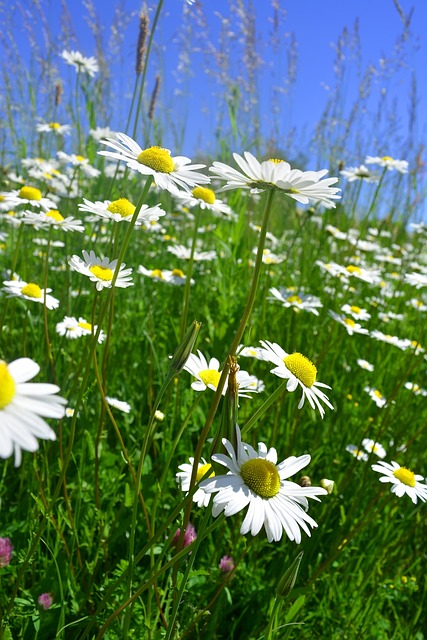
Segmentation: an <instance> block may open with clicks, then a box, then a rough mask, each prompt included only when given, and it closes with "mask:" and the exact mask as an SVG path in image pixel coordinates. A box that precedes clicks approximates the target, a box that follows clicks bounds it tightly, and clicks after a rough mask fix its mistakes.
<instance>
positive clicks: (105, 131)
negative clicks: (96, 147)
mask: <svg viewBox="0 0 427 640" xmlns="http://www.w3.org/2000/svg"><path fill="white" fill-rule="evenodd" d="M89 135H90V137H91V138H93V139H94V140H95V141H96V142H100V140H102V138H112V139H113V140H114V138H115V135H116V132H115V131H113V130H112V129H110V127H96V129H89Z"/></svg>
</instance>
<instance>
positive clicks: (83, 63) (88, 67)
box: [60, 49, 99, 78]
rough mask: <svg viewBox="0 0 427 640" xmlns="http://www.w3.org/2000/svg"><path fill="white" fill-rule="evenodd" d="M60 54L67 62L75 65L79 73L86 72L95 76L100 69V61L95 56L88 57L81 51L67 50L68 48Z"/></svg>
mask: <svg viewBox="0 0 427 640" xmlns="http://www.w3.org/2000/svg"><path fill="white" fill-rule="evenodd" d="M60 56H61V58H63V59H64V60H65V62H66V63H67V64H69V65H71V66H72V67H74V68H75V70H76V72H77V73H86V74H87V75H88V76H90V77H91V78H93V77H94V76H95V74H96V73H98V71H99V65H98V61H97V59H96V58H94V57H93V56H91V57H89V58H87V57H86V56H84V55H83V54H82V53H80V51H66V49H64V50H63V52H62V53H61V54H60Z"/></svg>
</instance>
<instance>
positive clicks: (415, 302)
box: [409, 298, 427, 311]
mask: <svg viewBox="0 0 427 640" xmlns="http://www.w3.org/2000/svg"><path fill="white" fill-rule="evenodd" d="M409 304H410V305H411V307H414V309H416V310H417V311H427V304H426V303H425V302H424V301H423V300H419V299H418V298H411V299H410V301H409Z"/></svg>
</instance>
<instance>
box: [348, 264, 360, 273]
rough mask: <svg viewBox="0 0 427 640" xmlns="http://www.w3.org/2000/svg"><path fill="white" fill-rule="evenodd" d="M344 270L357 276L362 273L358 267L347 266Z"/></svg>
mask: <svg viewBox="0 0 427 640" xmlns="http://www.w3.org/2000/svg"><path fill="white" fill-rule="evenodd" d="M346 270H347V271H348V272H349V273H358V274H361V273H362V269H361V268H360V267H356V266H355V265H354V264H349V265H348V266H347V267H346Z"/></svg>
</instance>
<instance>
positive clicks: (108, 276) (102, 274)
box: [89, 264, 114, 280]
mask: <svg viewBox="0 0 427 640" xmlns="http://www.w3.org/2000/svg"><path fill="white" fill-rule="evenodd" d="M89 271H92V273H93V275H94V276H96V277H97V278H99V279H100V280H112V279H113V275H114V273H113V271H111V269H109V268H108V267H102V266H101V265H100V264H94V265H93V267H89Z"/></svg>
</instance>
